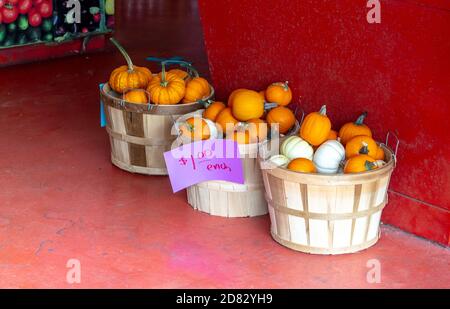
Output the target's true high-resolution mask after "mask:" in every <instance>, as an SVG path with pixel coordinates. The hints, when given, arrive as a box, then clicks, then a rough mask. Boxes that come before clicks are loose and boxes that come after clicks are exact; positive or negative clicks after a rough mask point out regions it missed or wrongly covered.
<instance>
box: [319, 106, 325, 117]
mask: <svg viewBox="0 0 450 309" xmlns="http://www.w3.org/2000/svg"><path fill="white" fill-rule="evenodd" d="M319 114H321V115H323V116H326V115H327V106H326V105H322V107H321V108H320V111H319Z"/></svg>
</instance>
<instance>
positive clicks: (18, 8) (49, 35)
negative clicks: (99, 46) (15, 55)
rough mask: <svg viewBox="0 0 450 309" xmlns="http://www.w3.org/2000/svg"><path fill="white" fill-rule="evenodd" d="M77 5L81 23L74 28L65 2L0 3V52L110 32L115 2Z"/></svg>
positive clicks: (29, 0)
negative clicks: (11, 48)
mask: <svg viewBox="0 0 450 309" xmlns="http://www.w3.org/2000/svg"><path fill="white" fill-rule="evenodd" d="M80 4H81V23H79V24H76V23H74V22H75V14H74V10H73V9H71V8H67V7H66V5H67V1H52V0H0V48H7V47H12V46H18V45H25V44H34V43H38V42H54V41H56V42H59V41H64V40H68V39H71V38H74V37H77V36H79V35H80V34H83V33H88V32H107V31H109V30H112V28H113V26H114V0H80ZM69 12H70V13H69ZM103 16H104V17H103ZM102 17H103V18H102Z"/></svg>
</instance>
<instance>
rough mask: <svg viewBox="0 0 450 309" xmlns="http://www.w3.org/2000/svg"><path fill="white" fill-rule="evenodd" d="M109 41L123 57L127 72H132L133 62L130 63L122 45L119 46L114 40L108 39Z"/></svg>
mask: <svg viewBox="0 0 450 309" xmlns="http://www.w3.org/2000/svg"><path fill="white" fill-rule="evenodd" d="M109 40H110V41H111V42H112V43H113V44H114V45H115V46H116V47H117V49H118V50H119V51H120V53H121V54H122V55H123V57H124V58H125V60H126V61H127V64H128V70H129V71H134V65H133V62H132V61H131V58H130V56H129V55H128V53H127V52H126V50H125V48H123V47H122V45H120V43H119V42H118V41H117V40H116V39H115V38H110V39H109Z"/></svg>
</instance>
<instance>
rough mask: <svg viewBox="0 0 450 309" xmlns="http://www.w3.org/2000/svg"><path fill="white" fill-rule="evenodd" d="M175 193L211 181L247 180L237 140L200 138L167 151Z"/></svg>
mask: <svg viewBox="0 0 450 309" xmlns="http://www.w3.org/2000/svg"><path fill="white" fill-rule="evenodd" d="M164 160H165V161H166V166H167V170H168V172H169V178H170V183H171V184H172V190H173V192H178V191H180V190H182V189H185V188H187V187H189V186H192V185H195V184H197V183H200V182H204V181H209V180H225V181H230V182H235V183H239V184H243V183H244V172H243V169H242V161H241V159H240V155H239V147H238V145H237V143H236V142H233V141H230V140H223V139H218V140H207V141H199V142H195V143H191V144H187V145H183V146H181V147H178V148H175V149H172V150H171V151H167V152H165V153H164Z"/></svg>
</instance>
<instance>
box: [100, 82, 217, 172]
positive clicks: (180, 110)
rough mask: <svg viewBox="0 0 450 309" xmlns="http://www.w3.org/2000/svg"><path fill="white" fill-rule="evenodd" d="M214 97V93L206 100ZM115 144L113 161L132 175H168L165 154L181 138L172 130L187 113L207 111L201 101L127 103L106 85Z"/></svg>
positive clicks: (103, 95)
mask: <svg viewBox="0 0 450 309" xmlns="http://www.w3.org/2000/svg"><path fill="white" fill-rule="evenodd" d="M213 96H214V89H213V88H212V87H211V94H210V96H209V97H208V98H204V99H205V100H208V99H211V98H212V97H213ZM100 97H101V99H102V102H103V104H104V107H105V115H106V120H107V126H106V131H107V132H108V134H109V138H110V143H111V162H112V163H113V164H114V165H116V166H117V167H119V168H121V169H123V170H126V171H128V172H132V173H139V174H146V175H167V168H166V165H165V161H164V156H163V153H164V152H165V151H168V150H170V148H171V145H172V143H173V141H174V140H175V139H176V138H177V136H176V135H173V134H172V132H171V130H172V126H173V124H174V122H175V120H176V119H177V118H178V117H180V116H181V115H183V114H186V113H190V112H192V111H195V110H198V109H201V108H203V106H204V105H203V104H202V103H200V102H194V103H186V104H176V105H155V104H133V103H129V102H125V101H123V100H122V98H121V97H120V96H119V95H118V94H117V93H115V92H114V91H112V90H111V88H110V87H109V85H108V83H105V84H104V86H103V87H102V88H101V90H100Z"/></svg>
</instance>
